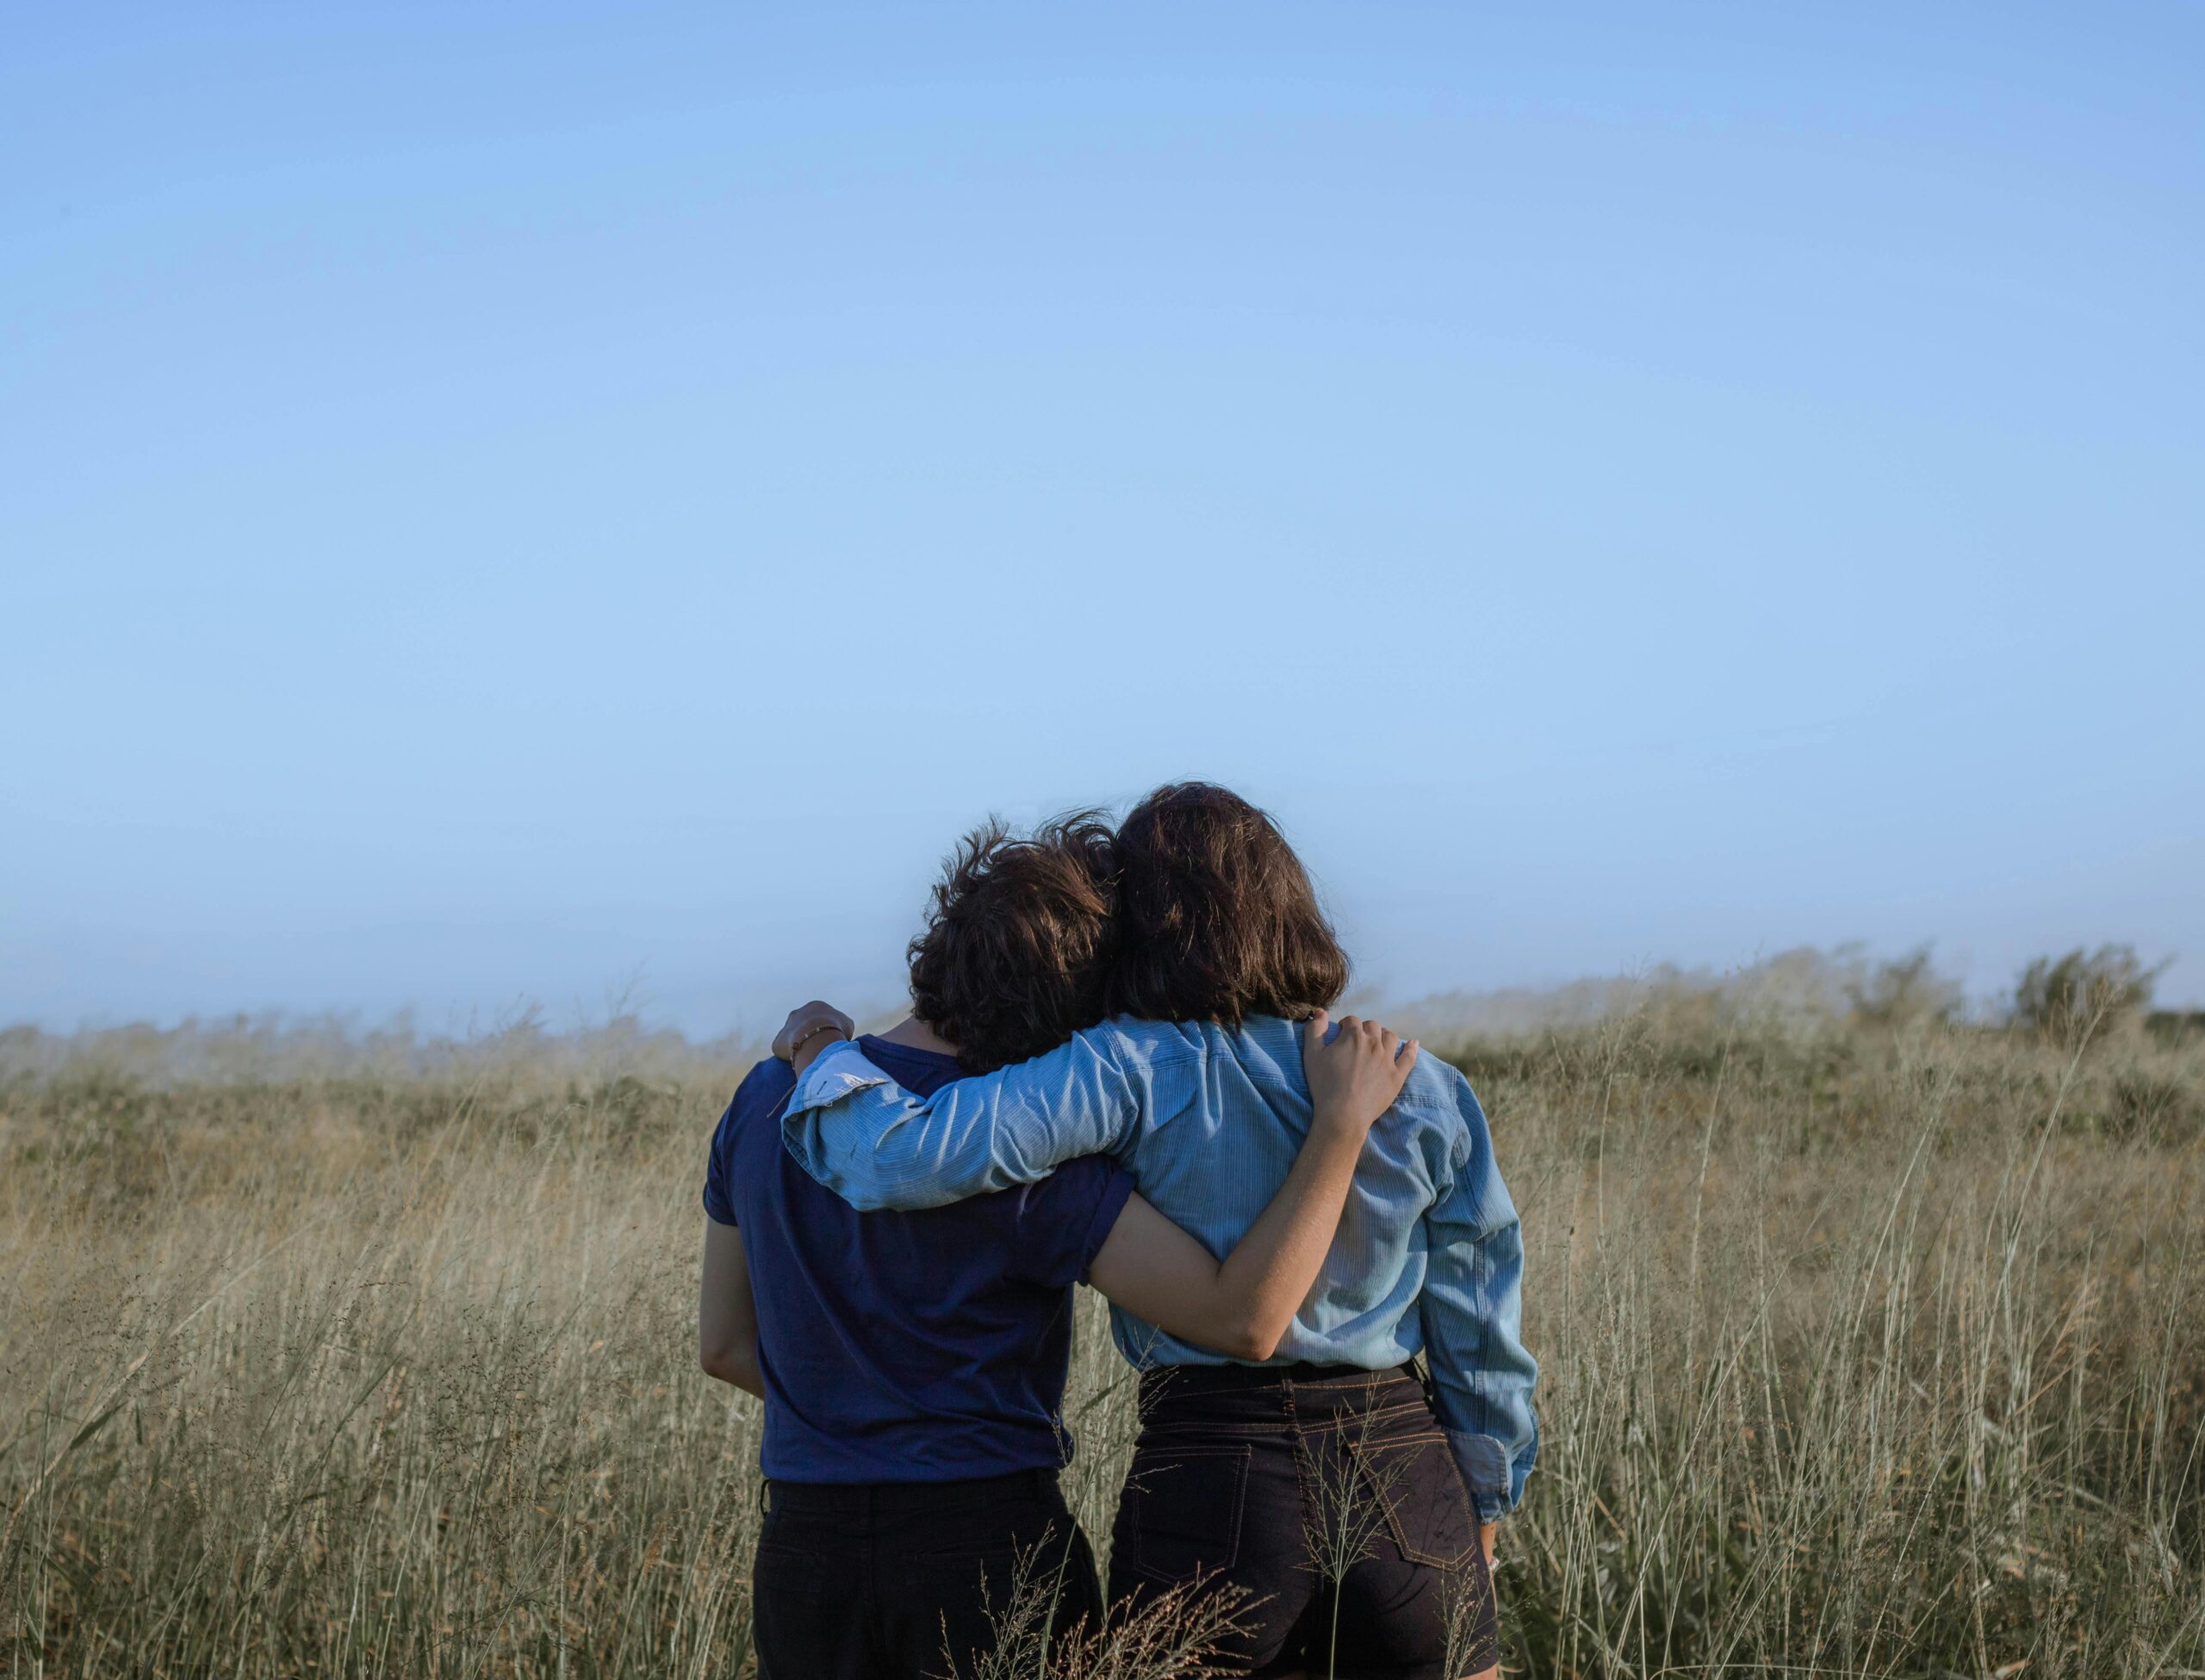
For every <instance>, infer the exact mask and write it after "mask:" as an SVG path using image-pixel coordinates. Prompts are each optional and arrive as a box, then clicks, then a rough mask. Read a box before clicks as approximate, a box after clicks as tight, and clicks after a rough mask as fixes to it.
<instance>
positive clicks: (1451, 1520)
mask: <svg viewBox="0 0 2205 1680" xmlns="http://www.w3.org/2000/svg"><path fill="white" fill-rule="evenodd" d="M1343 1445H1345V1447H1346V1448H1347V1450H1348V1453H1349V1454H1350V1455H1351V1457H1352V1458H1353V1459H1354V1460H1355V1467H1356V1472H1357V1481H1358V1482H1359V1483H1360V1484H1361V1485H1362V1487H1363V1490H1364V1491H1365V1494H1366V1496H1367V1497H1370V1498H1373V1499H1376V1501H1377V1503H1378V1504H1379V1506H1380V1508H1381V1509H1382V1510H1383V1511H1384V1512H1385V1514H1386V1528H1387V1531H1388V1534H1391V1535H1392V1537H1393V1541H1394V1545H1395V1546H1396V1547H1399V1548H1400V1550H1401V1556H1402V1557H1403V1558H1404V1559H1407V1561H1409V1562H1410V1563H1417V1564H1436V1565H1439V1566H1440V1567H1442V1568H1445V1569H1452V1568H1453V1567H1455V1565H1457V1564H1459V1563H1461V1562H1462V1561H1463V1559H1465V1558H1466V1557H1468V1556H1469V1553H1470V1548H1471V1547H1473V1546H1475V1545H1476V1544H1477V1538H1478V1524H1477V1512H1476V1510H1475V1509H1474V1508H1473V1507H1472V1506H1471V1504H1470V1496H1469V1492H1468V1491H1467V1490H1465V1489H1464V1487H1463V1474H1462V1472H1461V1471H1459V1470H1457V1468H1456V1467H1455V1455H1454V1454H1452V1453H1450V1452H1449V1451H1448V1450H1447V1438H1446V1437H1445V1436H1444V1435H1436V1434H1435V1435H1407V1436H1404V1437H1401V1438H1399V1439H1396V1440H1392V1441H1387V1440H1377V1441H1352V1440H1351V1441H1345V1442H1344V1443H1343Z"/></svg>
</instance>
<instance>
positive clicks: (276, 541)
mask: <svg viewBox="0 0 2205 1680" xmlns="http://www.w3.org/2000/svg"><path fill="white" fill-rule="evenodd" d="M7 42H8V46H7V51H6V52H5V53H0V133H4V135H5V139H6V148H5V154H4V156H5V166H4V168H0V557H4V558H3V559H0V582H4V595H0V731H4V733H3V734H0V1020H18V1019H35V1020H42V1021H45V1022H47V1023H48V1024H51V1025H56V1026H68V1025H71V1024H74V1023H76V1022H78V1021H80V1020H87V1019H93V1020H125V1019H130V1018H134V1017H138V1016H151V1017H154V1018H158V1019H174V1018H176V1017H177V1016H178V1015H181V1014H186V1013H189V1012H194V1011H196V1012H201V1013H213V1012H221V1011H224V1010H228V1009H234V1008H240V1007H242V1008H263V1007H284V1008H289V1009H295V1010H312V1009H320V1008H325V1007H346V1008H357V1009H358V1010H361V1011H363V1012H364V1013H365V1014H366V1015H367V1016H368V1017H370V1018H374V1017H376V1016H377V1015H380V1014H382V1013H383V1012H386V1011H388V1010H390V1009H392V1008H394V1007H399V1006H401V1005H402V1004H405V1003H407V1002H409V1001H410V1002H413V1003H417V1004H419V1006H420V1009H421V1014H422V1019H423V1020H424V1022H425V1024H426V1025H430V1026H445V1025H448V1024H450V1023H452V1022H455V1021H463V1020H465V1019H466V1018H467V1016H468V1014H469V1011H478V1012H480V1014H481V1018H483V1019H488V1018H491V1017H494V1015H495V1014H496V1013H497V1012H499V1011H500V1010H501V1009H504V1008H506V1007H510V1006H512V1004H514V1003H515V1002H516V1001H519V1000H520V999H522V998H524V997H535V998H537V999H541V1000H543V1001H544V1002H545V1003H546V1004H547V1005H549V1006H550V1008H551V1010H552V1012H553V1014H555V1016H557V1015H562V1014H566V1013H568V1012H571V1011H577V1010H578V1011H581V1012H582V1013H585V1014H587V1013H593V1012H598V1011H600V1010H602V1009H604V1008H606V1007H611V1005H610V1003H609V1002H608V1001H607V1000H608V991H609V989H611V990H615V991H617V990H618V989H620V988H622V987H624V986H631V987H632V989H633V995H635V996H636V997H637V999H638V1000H640V1001H642V1002H643V1004H644V1005H645V1006H646V1009H647V1012H648V1013H649V1014H652V1015H654V1016H655V1017H656V1018H660V1019H664V1020H671V1021H674V1022H678V1023H680V1024H681V1025H683V1026H686V1027H688V1028H690V1029H692V1030H694V1031H701V1032H719V1031H723V1030H726V1029H728V1028H730V1027H734V1028H737V1029H741V1030H745V1031H753V1032H755V1031H760V1030H770V1028H771V1026H772V1025H773V1022H774V1021H775V1020H778V1018H779V1014H780V1009H781V1008H782V1007H785V1006H786V1001H787V1000H788V999H789V998H790V996H791V995H792V993H793V994H796V995H810V994H811V993H813V992H827V993H831V994H833V995H838V996H843V997H848V998H850V999H852V1000H853V1001H858V1002H866V1001H887V1000H889V999H891V998H892V997H893V995H894V994H895V991H896V987H897V982H898V974H899V971H900V953H901V947H902V944H903V941H904V939H905V937H907V935H908V934H909V933H910V929H911V927H912V926H913V924H914V922H915V921H916V916H917V914H918V911H919V908H920V905H921V902H922V896H923V891H924V888H925V885H926V883H927V880H928V877H929V874H930V873H931V870H932V867H933V864H934V861H935V859H936V857H937V856H938V855H939V854H940V852H941V850H942V849H943V848H944V847H945V846H947V844H948V842H949V841H950V840H951V839H952V838H953V835H954V834H956V832H957V831H958V830H959V829H960V828H962V827H964V826H965V825H966V824H967V823H969V822H971V821H973V820H974V819H976V818H978V816H980V815H983V814H984V813H985V812H987V811H988V810H990V809H998V810H1001V811H1003V812H1004V813H1006V814H1007V815H1011V816H1013V817H1017V818H1025V817H1031V816H1034V815H1039V814H1040V813H1042V812H1044V811H1047V810H1049V809H1054V808H1056V807H1059V806H1061V805H1065V804H1068V803H1077V802H1090V801H1122V800H1124V799H1126V798H1128V797H1132V796H1134V795H1137V794H1139V793H1140V791H1142V790H1144V789H1146V787H1148V786H1149V785H1151V784H1154V783H1156V782H1158V781H1159V780H1161V779H1163V778H1167V777H1172V776H1179V775H1186V774H1200V775H1207V776H1209V777H1213V778H1217V779H1221V780H1223V781H1226V782H1228V783H1231V784H1233V785H1235V786H1237V787H1239V788H1241V789H1242V790H1245V792H1247V793H1248V794H1249V795H1251V796H1252V797H1255V798H1256V799H1258V800H1259V801H1260V802H1263V803H1266V804H1268V805H1269V806H1270V807H1272V808H1273V809H1276V812H1277V813H1278V814H1279V815H1280V817H1281V819H1282V821H1283V823H1284V824H1285V826H1286V828H1288V830H1289V834H1290V835H1291V836H1292V837H1293V838H1294V839H1295V840H1296V842H1297V843H1299V844H1300V845H1301V846H1302V847H1303V849H1304V851H1305V852H1306V854H1307V857H1308V858H1309V859H1310V861H1311V863H1312V865H1313V867H1314V869H1315V871H1316V872H1317V873H1318V875H1319V877H1320V880H1321V882H1322V883H1323V885H1324V887H1325V890H1326V893H1327V896H1328V899H1329V902H1331V903H1332V906H1333V908H1335V909H1336V911H1337V912H1338V914H1339V918H1340V921H1341V924H1342V928H1343V932H1344V933H1345V936H1346V939H1347V940H1348V942H1349V944H1350V945H1351V949H1352V950H1353V952H1355V954H1356V956H1357V959H1358V964H1359V968H1360V973H1361V976H1362V977H1363V979H1364V980H1367V981H1369V982H1370V983H1374V984H1376V985H1377V986H1380V987H1382V988H1384V989H1388V990H1390V991H1391V992H1393V993H1394V994H1396V995H1401V994H1414V993H1419V992H1423V991H1428V990H1432V989H1441V988H1447V987H1457V986H1460V987H1471V988H1475V987H1484V986H1496V985H1501V984H1507V983H1542V982H1550V981H1556V980H1562V979H1567V978H1569V977H1571V976H1576V975H1580V974H1586V973H1596V972H1613V971H1616V970H1627V969H1630V968H1631V967H1633V966H1635V965H1638V964H1645V963H1649V962H1655V961H1659V960H1662V959H1674V960H1677V961H1680V962H1683V963H1686V964H1714V965H1717V966H1721V965H1724V964H1733V963H1740V962H1744V961H1748V960H1750V959H1752V958H1754V957H1755V956H1756V955H1759V954H1765V953H1767V952H1772V951H1774V950H1778V949H1780V948H1783V947H1786V946H1788V945H1794V944H1798V943H1803V942H1814V943H1821V944H1829V943H1832V942H1835V941H1837V940H1842V939H1849V938H1860V939H1866V940H1868V941H1870V942H1871V943H1872V945H1875V946H1876V947H1878V948H1880V949H1885V950H1894V949H1897V948H1899V947H1901V946H1904V945H1909V944H1911V943H1912V942H1914V941H1916V940H1917V939H1924V938H1930V937H1935V938H1937V939H1939V940H1940V941H1941V945H1940V952H1941V955H1942V957H1943V958H1945V959H1946V960H1947V962H1949V963H1950V964H1953V965H1954V966H1956V967H1960V968H1961V969H1963V970H1965V972H1966V974H1967V975H1968V976H1969V977H1970V979H1971V981H1972V983H1974V984H1975V985H1976V986H1978V988H1979V989H1989V988H1991V987H1992V986H1995V985H1997V984H1998V983H2001V982H2003V980H2005V979H2007V978H2008V977H2009V976H2010V974H2011V972H2012V971H2013V970H2014V969H2015V968H2016V967H2018V965H2019V964H2021V962H2022V961H2023V960H2024V959H2025V958H2028V956H2030V955H2032V954H2034V952H2039V951H2042V950H2047V949H2053V948H2059V947H2064V946H2065V945H2072V944H2075V943H2078V942H2083V941H2088V942H2091V943H2095V942H2096V941H2098V940H2101V939H2125V940H2129V941H2133V942H2134V943H2135V944H2136V945H2139V946H2140V948H2141V949H2142V950H2143V951H2144V952H2145V954H2146V956H2147V957H2149V958H2154V959H2156V958H2159V957H2161V956H2165V955H2169V954H2174V955H2178V956H2179V957H2180V958H2181V961H2180V962H2179V964H2178V965H2177V967H2176V968H2175V969H2174V970H2173V971H2172V972H2171V975H2170V976H2169V978H2168V981H2167V983H2166V984H2165V988H2164V993H2165V995H2168V996H2170V997H2171V998H2173V999H2176V1000H2177V1001H2179V1000H2188V1001H2205V893H2201V892H2200V891H2199V890H2198V883H2199V881H2200V878H2201V876H2205V750H2201V747H2200V737H2201V726H2205V680H2201V678H2200V675H2199V670H2198V665H2199V660H2198V654H2197V643H2198V639H2199V633H2200V626H2201V624H2205V582H2201V566H2200V561H2201V553H2200V549H2201V542H2200V537H2201V531H2205V518H2201V515H2205V472H2201V471H2200V463H2201V462H2205V311H2201V309H2200V307H2199V300H2200V299H2201V298H2205V104H2201V102H2200V101H2199V99H2198V97H2197V90H2198V88H2199V86H2200V85H2201V81H2202V80H2205V9H2199V8H2198V7H2196V6H2194V5H2186V4H2185V5H2175V4H2161V5H2151V4H2140V5H2127V6H2116V7H2112V8H2104V7H2076V6H2071V5H2069V6H2051V5H2022V6H2011V5H2001V6H1990V5H1950V6H1941V7H1934V8H1922V7H1901V6H1896V5H1879V4H1872V5H1865V6H1853V7H1797V6H1786V7H1768V6H1746V5H1734V6H1710V5H1693V4H1686V5H1671V6H1660V7H1645V6H1627V5H1620V4H1600V5H1586V4H1562V5H1552V4H1541V5H1538V6H1519V7H1503V8H1494V7H1483V6H1464V5H1458V4H1446V5H1441V4H1432V5H1396V4H1358V5H1352V6H1351V5H1344V4H1343V5H1330V6H1320V5H1308V4H1293V3H1265V4H1263V5H1247V4H1232V3H1221V4H1205V5H1200V6H1183V5H1178V6H1154V5H1141V4H1131V5H1119V6H1110V7H1088V8H1068V7H1060V6H1047V5H1033V4H991V5H972V4H966V5H958V4H950V5H935V4H928V5H916V4H910V5H900V6H876V7H850V6H842V5H835V4H808V5H798V6H779V7H744V8H723V7H705V6H663V5H643V6H623V7H603V8H585V7H581V6H574V5H561V4H547V3H531V4H529V5H525V6H523V5H519V4H485V5H468V6H455V5H425V4H412V5H405V4H401V5H376V6H373V7H370V6H364V5H354V4H328V5H312V6H294V7H286V6H277V5H273V4H262V5H241V4H189V3H187V4H182V5H162V6H150V5H143V4H140V5H129V4H123V5H116V6H109V7H22V8H16V9H15V10H14V12H13V13H12V15H11V18H10V22H9V27H8V31H7ZM858 787H862V789H863V790H864V796H865V797H864V809H863V812H862V817H863V820H862V821H851V820H849V819H850V817H851V815H852V812H851V809H850V804H849V795H850V791H851V790H853V789H854V788H858Z"/></svg>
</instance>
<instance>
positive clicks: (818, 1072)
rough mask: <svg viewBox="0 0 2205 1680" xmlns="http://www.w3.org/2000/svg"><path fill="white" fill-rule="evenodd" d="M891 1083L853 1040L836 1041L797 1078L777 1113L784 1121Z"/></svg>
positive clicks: (842, 1039)
mask: <svg viewBox="0 0 2205 1680" xmlns="http://www.w3.org/2000/svg"><path fill="white" fill-rule="evenodd" d="M890 1083H891V1080H890V1079H889V1077H888V1076H887V1075H886V1074H885V1073H883V1072H881V1070H880V1069H878V1068H876V1067H874V1066H873V1063H870V1062H868V1061H866V1059H865V1052H864V1051H862V1050H860V1049H859V1048H858V1041H857V1040H856V1039H854V1038H837V1039H836V1040H835V1042H834V1043H833V1044H831V1045H828V1046H827V1048H826V1049H824V1050H823V1051H820V1052H819V1054H818V1055H817V1056H816V1057H813V1058H812V1063H811V1066H810V1067H808V1068H806V1069H804V1071H803V1072H802V1073H801V1074H799V1075H798V1076H797V1082H796V1088H795V1089H794V1090H793V1091H791V1092H790V1093H789V1100H788V1106H787V1107H785V1108H783V1109H782V1110H781V1117H782V1118H783V1119H787V1118H788V1117H789V1116H791V1115H792V1114H801V1113H805V1112H806V1111H807V1110H810V1109H813V1108H831V1107H834V1106H835V1104H836V1103H838V1102H840V1101H841V1100H842V1099H843V1098H844V1097H847V1096H850V1095H853V1094H855V1093H857V1092H859V1091H866V1090H870V1089H872V1088H873V1087H874V1086H876V1085H886V1084H890Z"/></svg>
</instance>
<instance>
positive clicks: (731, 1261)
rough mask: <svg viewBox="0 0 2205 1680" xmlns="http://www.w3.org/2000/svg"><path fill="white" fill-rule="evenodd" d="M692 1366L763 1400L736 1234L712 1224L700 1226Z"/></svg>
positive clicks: (746, 1271)
mask: <svg viewBox="0 0 2205 1680" xmlns="http://www.w3.org/2000/svg"><path fill="white" fill-rule="evenodd" d="M697 1362H698V1363H699V1365H701V1366H703V1367H705V1374H707V1375H708V1376H714V1377H717V1378H718V1379H720V1380H721V1381H722V1382H724V1383H733V1384H734V1385H735V1386H736V1387H737V1388H739V1389H742V1391H743V1392H745V1393H748V1394H755V1395H756V1396H758V1398H760V1399H761V1400H762V1399H764V1398H766V1379H765V1377H764V1375H763V1373H761V1371H760V1369H759V1366H758V1303H757V1301H756V1299H755V1298H754V1297H753V1296H752V1294H751V1293H750V1263H749V1262H748V1260H746V1259H745V1258H744V1257H743V1253H742V1232H741V1231H737V1230H736V1228H735V1227H734V1226H733V1225H724V1224H720V1222H719V1221H718V1220H717V1219H712V1218H707V1219H706V1220H705V1273H704V1280H703V1282H702V1283H701V1284H700V1285H699V1288H698V1293H697Z"/></svg>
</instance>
